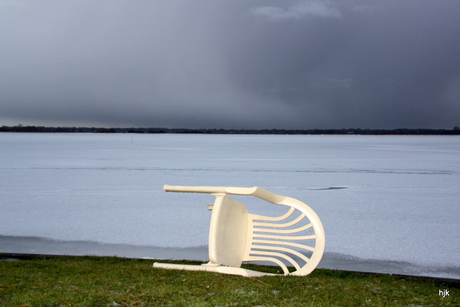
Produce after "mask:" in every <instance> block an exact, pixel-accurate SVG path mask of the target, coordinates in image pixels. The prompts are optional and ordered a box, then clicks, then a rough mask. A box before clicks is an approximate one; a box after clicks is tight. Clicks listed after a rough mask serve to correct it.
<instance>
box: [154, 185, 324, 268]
mask: <svg viewBox="0 0 460 307" xmlns="http://www.w3.org/2000/svg"><path fill="white" fill-rule="evenodd" d="M164 190H165V191H167V192H190V193H210V194H213V195H215V196H216V199H215V202H214V205H208V209H210V210H212V211H213V212H212V216H211V225H210V228H209V262H208V263H206V264H202V265H183V264H169V263H158V262H155V263H154V264H153V266H154V267H156V268H166V269H179V270H197V271H211V272H218V273H225V274H232V275H241V276H263V275H280V274H271V273H264V272H258V271H253V270H248V269H244V268H241V267H240V266H241V264H242V263H243V261H250V262H257V261H263V262H273V263H275V264H277V265H279V266H280V267H281V268H282V269H283V272H284V275H298V276H304V275H308V274H310V273H311V272H312V271H313V270H314V269H315V268H316V266H317V265H318V264H319V262H320V260H321V258H322V257H323V253H324V248H325V243H326V240H325V234H324V229H323V225H322V223H321V221H320V219H319V218H318V216H317V215H316V213H315V212H314V211H313V210H312V209H311V208H310V207H309V206H307V205H306V204H305V203H303V202H301V201H299V200H297V199H294V198H291V197H286V196H281V195H277V194H274V193H271V192H269V191H267V190H264V189H261V188H259V187H253V188H237V187H199V186H170V185H165V186H164ZM227 195H247V196H249V195H252V196H255V197H258V198H260V199H263V200H266V201H268V202H271V203H274V204H277V205H283V206H287V207H289V209H288V210H287V212H286V213H285V214H284V215H282V216H279V217H267V216H261V215H256V214H249V213H248V210H247V207H246V206H245V205H244V204H242V203H240V202H238V201H236V200H234V199H232V198H230V197H228V196H227ZM286 264H287V265H286ZM288 266H291V267H293V268H294V269H295V270H294V271H293V272H289V269H288Z"/></svg>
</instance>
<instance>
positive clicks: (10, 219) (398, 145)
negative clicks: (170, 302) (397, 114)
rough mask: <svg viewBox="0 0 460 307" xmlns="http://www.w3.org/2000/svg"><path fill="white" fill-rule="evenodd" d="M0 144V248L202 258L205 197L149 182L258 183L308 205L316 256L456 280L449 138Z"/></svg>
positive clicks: (265, 210)
mask: <svg viewBox="0 0 460 307" xmlns="http://www.w3.org/2000/svg"><path fill="white" fill-rule="evenodd" d="M0 148H1V151H0V182H1V186H0V199H1V200H0V212H1V214H0V252H35V253H59V254H101V255H102V254H104V255H107V254H108V255H119V256H133V257H152V258H176V259H177V258H187V257H188V258H190V259H201V258H206V245H207V235H208V227H209V218H210V212H208V211H207V210H206V204H209V203H212V202H213V200H214V199H213V198H214V197H213V196H211V195H201V194H183V193H166V192H163V190H162V186H163V185H164V184H173V185H210V186H243V187H251V186H260V187H263V188H265V189H267V190H269V191H272V192H274V193H277V194H281V195H286V196H291V197H294V198H298V199H300V200H302V201H304V202H305V203H307V204H308V205H310V206H311V207H312V208H313V209H314V210H315V211H316V212H317V214H318V215H319V217H320V218H321V220H322V222H323V224H324V228H325V231H326V239H327V242H326V254H325V257H324V261H323V262H322V263H321V266H322V267H329V268H345V269H356V270H366V271H379V272H380V271H382V272H391V273H401V274H404V273H409V274H413V275H428V276H442V277H453V278H460V234H459V231H458V229H460V227H459V226H460V222H459V217H460V204H459V199H460V185H459V184H458V183H459V182H460V180H459V179H460V178H459V177H460V137H458V136H359V135H346V136H344V135H341V136H333V135H327V136H302V135H295V136H294V135H272V136H269V135H170V134H160V135H141V134H135V135H133V134H22V133H19V134H17V133H0ZM238 200H240V201H242V202H244V203H245V204H247V205H248V208H249V211H250V212H256V213H260V214H264V215H278V214H279V213H280V212H282V211H284V210H282V209H283V208H278V207H279V206H276V205H271V204H265V203H261V202H257V201H255V200H252V199H251V198H247V197H246V198H239V199H238ZM280 209H281V210H280ZM203 260H205V259H203Z"/></svg>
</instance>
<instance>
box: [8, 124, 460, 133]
mask: <svg viewBox="0 0 460 307" xmlns="http://www.w3.org/2000/svg"><path fill="white" fill-rule="evenodd" d="M0 132H47V133H190V134H363V135H410V134H415V135H427V134H428V135H460V128H459V127H457V126H456V127H454V128H453V129H452V130H448V129H360V128H351V129H306V130H303V129H302V130H300V129H187V128H96V127H43V126H22V125H18V126H2V127H0Z"/></svg>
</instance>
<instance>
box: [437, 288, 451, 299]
mask: <svg viewBox="0 0 460 307" xmlns="http://www.w3.org/2000/svg"><path fill="white" fill-rule="evenodd" d="M439 296H442V297H446V296H449V290H447V289H444V290H439Z"/></svg>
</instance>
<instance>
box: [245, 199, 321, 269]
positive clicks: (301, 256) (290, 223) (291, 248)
mask: <svg viewBox="0 0 460 307" xmlns="http://www.w3.org/2000/svg"><path fill="white" fill-rule="evenodd" d="M249 224H250V227H248V230H249V231H250V232H251V234H250V240H248V242H247V251H246V255H245V258H244V261H264V262H273V263H276V264H277V265H279V266H280V267H281V268H282V269H283V272H284V274H285V275H288V274H293V275H306V274H304V273H305V272H306V271H309V272H311V271H312V270H313V269H314V267H316V265H317V264H315V265H314V267H313V268H312V269H311V270H309V268H308V267H309V262H310V260H311V258H312V255H313V254H314V252H315V250H316V240H317V237H316V235H315V232H314V229H313V224H312V223H311V222H310V220H309V218H308V217H307V215H306V214H305V213H304V212H300V211H299V210H297V209H296V208H294V207H290V208H289V210H288V211H287V212H286V213H285V214H284V215H282V216H280V217H267V216H261V215H255V214H250V215H249ZM319 248H321V246H319ZM311 265H312V264H310V266H311ZM287 266H291V267H293V268H294V269H295V271H294V272H292V273H290V272H289V270H288V267H287ZM309 272H308V273H309ZM308 273H307V274H308Z"/></svg>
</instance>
